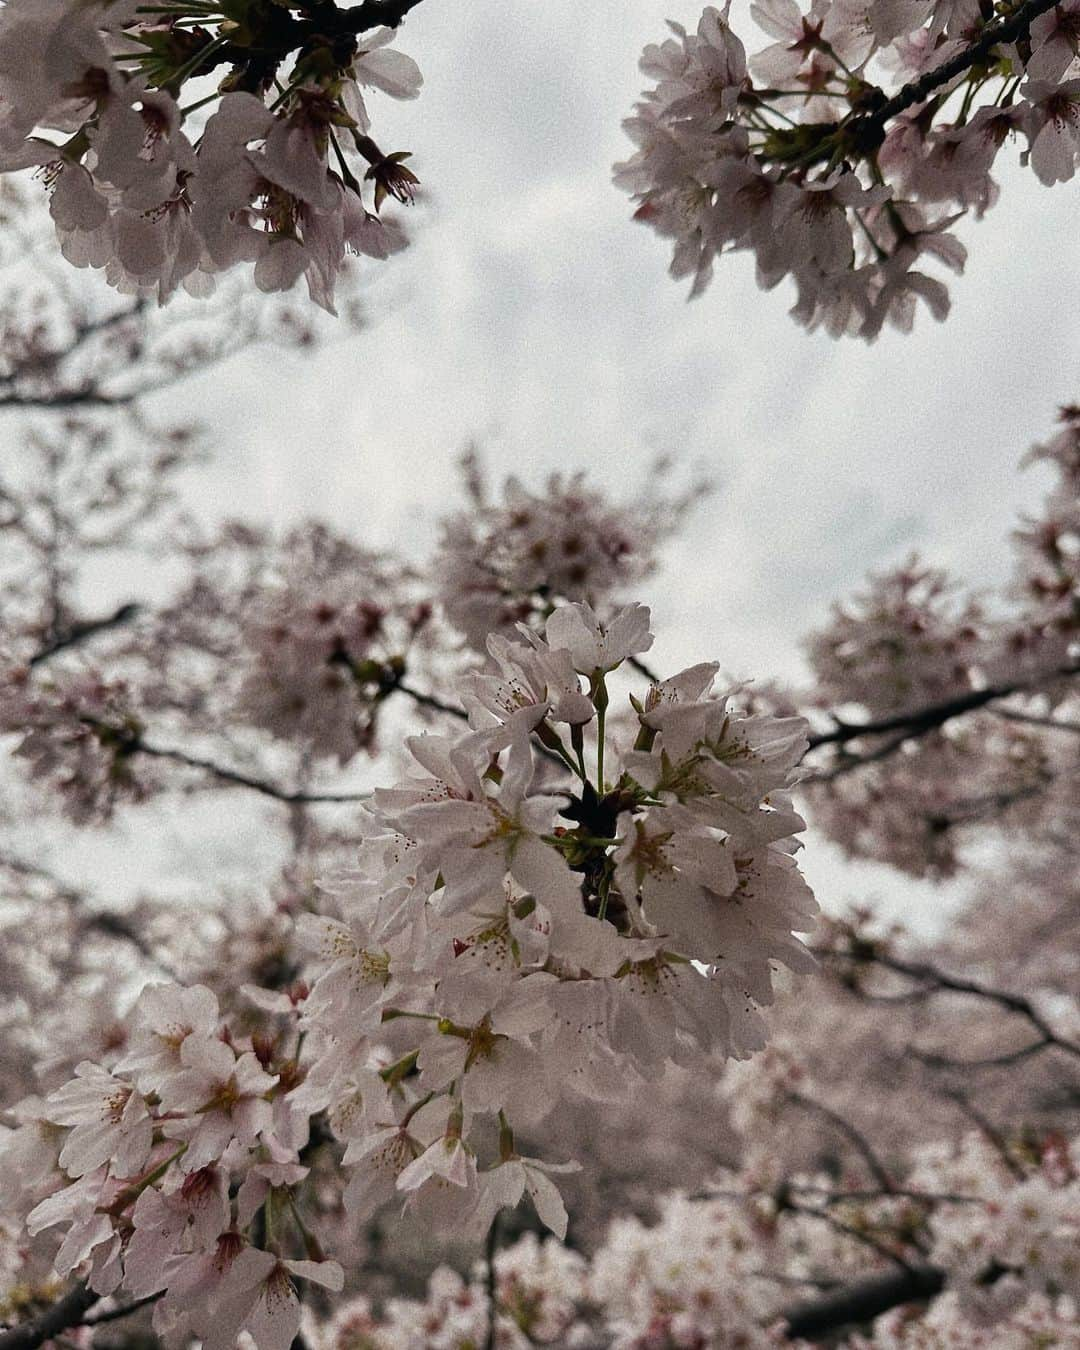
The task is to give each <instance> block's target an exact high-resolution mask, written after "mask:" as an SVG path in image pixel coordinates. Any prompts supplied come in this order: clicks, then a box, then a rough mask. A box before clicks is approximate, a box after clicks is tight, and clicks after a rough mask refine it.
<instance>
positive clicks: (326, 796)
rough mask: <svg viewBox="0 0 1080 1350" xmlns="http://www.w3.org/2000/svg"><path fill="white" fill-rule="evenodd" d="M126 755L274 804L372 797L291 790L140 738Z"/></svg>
mask: <svg viewBox="0 0 1080 1350" xmlns="http://www.w3.org/2000/svg"><path fill="white" fill-rule="evenodd" d="M125 753H127V754H130V755H149V756H150V757H151V758H153V759H167V760H171V761H172V762H173V763H174V764H183V765H184V766H185V767H187V768H189V769H201V770H202V771H203V772H204V773H208V774H210V775H211V776H212V777H214V778H216V779H217V780H218V781H219V782H222V783H228V784H230V785H231V786H233V787H243V788H250V789H251V791H252V792H258V793H260V794H261V795H262V796H264V797H272V798H273V799H274V800H275V801H279V802H287V803H289V804H290V805H293V804H295V803H297V802H302V803H311V804H317V803H319V802H362V801H366V800H367V799H368V798H369V797H370V796H371V794H370V793H369V792H306V791H289V789H287V788H282V787H278V786H277V784H276V783H268V782H267V781H266V780H265V779H263V778H255V777H253V776H252V775H251V774H247V773H242V772H241V771H240V770H239V769H230V768H228V767H227V766H226V765H224V764H216V763H215V762H214V761H213V760H210V759H204V758H203V757H202V756H201V755H192V754H189V753H188V752H187V751H186V750H175V749H171V748H169V747H168V746H163V745H151V744H150V743H148V742H147V741H144V740H143V739H142V738H141V737H135V738H134V739H133V740H132V741H131V742H130V743H129V744H128V745H126V746H125Z"/></svg>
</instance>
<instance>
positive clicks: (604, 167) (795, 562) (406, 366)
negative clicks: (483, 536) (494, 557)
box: [163, 0, 1080, 916]
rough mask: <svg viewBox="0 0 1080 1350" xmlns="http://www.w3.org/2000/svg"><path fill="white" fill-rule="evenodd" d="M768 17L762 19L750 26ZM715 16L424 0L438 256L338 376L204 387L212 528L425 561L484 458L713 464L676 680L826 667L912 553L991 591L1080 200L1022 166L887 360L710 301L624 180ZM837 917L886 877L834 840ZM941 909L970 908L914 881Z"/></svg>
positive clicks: (661, 1)
mask: <svg viewBox="0 0 1080 1350" xmlns="http://www.w3.org/2000/svg"><path fill="white" fill-rule="evenodd" d="M747 10H748V5H747V4H746V3H745V2H744V0H736V4H735V6H734V9H733V21H734V25H735V27H736V30H737V31H740V25H741V26H742V28H743V29H745V30H746V31H747V32H749V31H750V28H749V25H748V22H747ZM699 13H700V7H695V5H694V4H693V3H685V2H684V0H678V3H674V0H620V3H618V4H617V5H616V4H605V5H600V4H593V5H582V4H580V3H571V0H544V3H542V4H539V3H534V2H525V0H516V3H511V2H510V0H469V3H466V4H463V3H460V0H459V2H458V3H452V2H451V0H425V2H424V3H423V4H422V5H420V6H419V7H418V8H417V9H416V10H415V11H414V12H413V14H412V16H411V17H410V18H409V20H408V21H407V23H406V24H405V25H404V27H403V29H402V32H401V36H400V39H399V44H398V45H399V46H400V47H401V48H402V50H404V51H407V52H408V53H409V54H410V55H412V56H414V57H415V58H416V59H417V61H418V62H419V63H420V66H421V69H422V70H423V72H424V76H425V80H426V84H425V88H424V91H423V93H422V95H421V97H420V99H419V100H418V101H417V102H415V103H409V104H394V103H392V102H391V101H390V100H388V99H385V98H383V97H381V96H379V95H375V96H373V98H372V101H371V108H372V112H373V116H374V134H375V136H376V138H377V139H378V141H379V142H380V144H381V145H382V146H383V148H384V149H386V150H396V149H409V150H412V151H413V152H414V159H413V160H412V161H411V163H412V165H413V167H414V168H415V170H416V172H417V173H419V175H420V177H421V179H422V181H423V183H424V187H425V190H426V193H427V202H426V205H425V206H424V207H422V208H420V207H417V208H414V210H413V212H412V214H411V218H410V224H411V227H412V233H413V238H414V242H413V244H412V247H411V248H410V249H409V250H408V251H407V252H405V253H404V254H401V255H399V256H398V257H396V258H394V259H392V260H391V261H390V262H388V263H384V264H375V263H372V264H370V265H369V266H368V272H369V275H370V276H371V285H370V288H369V290H368V291H367V296H368V301H369V306H370V311H371V317H372V322H371V325H370V327H369V328H368V329H367V330H366V331H365V332H362V333H361V334H359V335H357V336H354V337H349V338H347V339H345V340H343V341H340V342H338V343H335V344H334V345H331V346H329V347H328V348H327V349H325V350H324V351H323V352H321V353H320V354H319V355H318V356H317V357H316V358H315V359H313V360H312V359H308V358H305V357H302V356H294V355H290V354H281V353H276V352H275V353H270V354H268V353H267V352H266V351H257V352H253V353H251V354H249V355H247V356H245V357H243V358H241V359H239V360H237V361H235V362H233V363H232V364H231V365H230V366H229V367H228V368H227V369H226V370H225V371H218V372H215V373H214V374H213V375H211V376H209V377H206V378H203V379H200V380H198V381H195V382H191V383H189V384H186V385H185V386H183V389H182V392H180V393H179V394H175V393H174V394H170V395H169V396H168V399H167V401H166V404H164V405H163V406H168V407H169V408H170V409H171V410H172V409H175V408H176V407H177V404H180V403H182V404H183V406H184V407H187V408H194V409H195V410H196V411H197V413H198V415H199V416H200V417H202V418H203V419H204V420H206V421H207V422H209V423H210V424H211V425H212V426H214V427H215V428H216V429H217V433H218V435H217V439H218V442H219V448H218V453H217V456H216V460H215V463H214V464H213V466H212V467H211V468H210V469H208V470H207V471H206V472H205V473H203V474H202V475H201V476H200V478H199V480H198V482H197V483H195V484H194V485H193V490H192V503H193V505H195V506H196V507H197V509H198V510H199V511H200V512H203V513H209V512H211V511H213V512H222V513H223V512H228V513H230V514H252V515H255V516H264V517H272V518H274V519H276V520H278V521H282V522H284V521H289V520H293V519H295V518H297V517H299V516H303V515H308V514H317V515H321V516H324V517H328V518H330V519H331V520H333V521H335V522H336V523H338V524H340V525H341V526H344V527H346V528H348V529H349V530H351V531H354V532H356V533H358V534H359V535H361V536H362V537H364V538H365V539H368V540H370V541H371V542H372V543H373V544H376V545H378V544H394V545H398V546H401V547H403V548H405V549H407V550H409V551H413V550H415V551H416V553H417V555H422V554H423V553H424V552H425V551H426V550H427V549H428V547H429V546H430V544H431V542H432V539H433V536H434V521H435V520H436V518H437V516H438V515H439V514H440V513H441V512H442V511H443V510H444V509H445V506H446V504H447V501H448V499H449V498H451V497H452V496H453V493H454V486H455V472H454V460H455V457H456V455H457V453H458V452H459V451H460V449H461V447H462V445H463V444H464V443H465V442H466V441H468V440H469V439H471V438H474V437H475V438H479V439H480V440H481V441H482V443H483V444H484V446H485V449H486V451H487V454H488V459H489V462H490V464H491V466H492V468H493V469H495V470H496V471H497V473H498V474H499V475H500V476H501V475H502V474H503V473H505V472H508V471H511V470H512V471H514V472H517V473H519V474H520V475H522V476H523V477H524V478H526V479H527V480H530V481H532V482H539V480H540V479H541V477H542V476H543V475H544V474H546V473H547V472H548V471H550V470H551V469H554V468H560V469H565V470H574V469H577V468H579V467H585V468H587V469H589V471H590V473H591V474H592V476H593V477H594V478H595V479H596V480H597V481H598V482H604V483H608V484H610V485H612V486H613V487H615V488H616V489H619V488H623V487H624V485H625V487H626V489H627V490H630V489H631V488H632V486H633V484H634V483H636V482H637V481H638V479H639V477H640V475H641V474H642V473H643V471H644V468H645V466H646V465H647V464H648V462H649V461H650V460H651V459H652V458H653V456H654V455H655V454H656V453H657V452H658V451H672V452H674V453H675V454H676V455H677V456H678V457H679V458H680V459H681V460H683V461H684V462H685V464H686V465H687V466H689V465H693V464H704V465H706V466H707V468H708V469H709V471H710V472H711V473H712V474H713V475H714V477H715V478H716V480H717V482H718V485H719V490H718V491H717V492H716V493H715V495H714V496H713V497H712V498H711V499H710V500H708V501H707V502H706V503H705V504H704V506H703V507H702V509H701V510H700V511H699V512H698V513H697V514H696V515H695V516H694V517H693V518H692V519H691V521H690V523H689V526H688V528H687V529H686V531H685V533H684V535H683V537H682V539H681V541H680V542H679V543H678V544H677V545H676V546H674V547H673V548H671V549H670V551H669V553H668V555H667V556H668V559H669V566H668V567H667V568H666V570H665V572H664V573H663V575H662V576H661V577H660V578H658V580H657V581H656V582H655V583H654V584H653V585H652V586H651V587H650V588H649V593H648V594H647V595H645V596H643V597H642V598H643V599H646V600H648V601H650V602H651V603H652V604H653V606H654V611H655V622H656V626H657V631H658V634H659V641H658V646H657V649H656V650H657V653H658V656H657V662H658V664H660V665H662V666H664V667H666V668H674V667H675V666H676V665H677V664H685V663H687V662H689V661H691V660H701V659H706V658H714V657H715V658H717V659H719V660H720V661H721V662H722V663H723V664H724V665H725V667H727V668H728V669H729V670H731V671H732V672H733V673H735V674H738V675H741V676H749V675H760V676H770V675H774V674H775V675H781V676H789V677H790V676H797V675H798V673H799V669H800V666H799V654H798V653H799V647H798V643H799V638H800V637H801V635H803V634H804V633H805V632H806V631H807V630H808V629H809V628H810V627H811V626H812V625H813V624H814V623H815V622H818V621H820V620H821V618H822V617H823V616H824V615H825V613H826V611H827V608H828V604H829V602H830V601H831V600H832V599H833V598H836V597H838V596H842V595H844V594H846V593H849V592H850V591H851V590H852V589H854V588H856V587H857V586H858V585H859V584H860V582H861V580H862V578H863V576H864V574H865V573H866V571H867V569H868V568H874V567H880V566H883V565H885V564H887V563H889V562H890V561H894V560H896V559H897V558H898V557H900V556H902V555H903V554H904V553H905V552H907V551H908V550H910V549H912V548H916V547H917V548H918V549H920V550H921V551H922V552H923V553H924V554H925V555H926V556H927V557H928V558H930V559H932V560H934V561H937V562H940V563H943V564H946V565H949V566H951V567H953V568H955V569H956V570H957V571H958V572H959V573H960V574H961V575H963V576H965V577H967V578H969V579H971V580H972V581H974V582H976V583H981V582H992V581H995V580H998V579H1000V578H1001V576H1002V575H1003V574H1004V572H1005V570H1006V569H1007V566H1008V555H1007V551H1006V549H1005V548H1004V543H1003V541H1004V539H1005V536H1006V534H1007V532H1008V530H1009V529H1010V528H1011V526H1012V524H1013V523H1014V520H1015V517H1016V514H1017V511H1018V510H1019V509H1022V508H1023V506H1024V505H1025V504H1028V505H1030V504H1033V503H1034V502H1035V501H1036V500H1037V499H1038V497H1039V495H1040V493H1041V491H1042V489H1043V487H1044V486H1045V480H1044V479H1041V478H1040V477H1039V475H1038V473H1037V472H1035V471H1031V472H1029V473H1027V474H1026V475H1024V476H1022V477H1021V476H1020V475H1018V474H1017V472H1016V464H1017V460H1018V459H1019V457H1020V455H1021V453H1022V452H1023V451H1024V449H1025V448H1026V447H1027V446H1028V445H1029V444H1030V443H1031V442H1032V441H1033V440H1035V439H1037V438H1041V437H1043V436H1045V435H1046V434H1047V432H1048V431H1049V429H1050V425H1051V421H1052V418H1053V414H1054V410H1055V407H1056V405H1057V404H1058V403H1059V402H1062V401H1065V400H1069V399H1073V398H1076V397H1080V388H1078V386H1077V382H1076V373H1077V356H1078V353H1080V341H1078V328H1077V314H1078V310H1080V304H1078V302H1080V268H1078V267H1077V261H1078V259H1077V244H1076V229H1075V220H1074V217H1075V211H1076V188H1075V184H1067V185H1065V186H1064V187H1059V188H1056V189H1053V190H1049V189H1046V188H1043V187H1041V186H1040V185H1039V184H1038V183H1037V181H1036V180H1035V178H1034V176H1033V175H1032V174H1030V173H1029V172H1027V171H1021V170H1020V169H1019V168H1018V167H1017V159H1018V156H1019V147H1018V146H1013V147H1009V148H1007V149H1006V150H1005V152H1003V154H1002V156H1001V159H1000V161H999V164H1000V167H1001V172H1000V174H999V177H1000V179H1001V182H1002V199H1001V202H1000V203H999V205H998V206H997V207H996V208H995V209H994V210H993V211H992V212H990V214H989V215H988V216H987V218H986V219H985V220H984V221H983V222H981V223H976V222H968V223H963V224H961V226H960V227H959V231H958V232H959V233H960V235H961V237H962V238H963V239H964V241H965V242H966V243H967V244H968V246H969V249H970V258H969V264H968V270H967V274H966V275H965V276H964V277H961V278H958V279H955V281H953V282H952V283H951V286H952V292H953V300H954V309H953V313H952V315H951V316H950V318H949V319H948V320H947V321H946V323H945V324H944V325H937V324H935V323H933V322H932V320H930V318H929V316H928V315H925V314H920V317H919V321H918V323H917V327H916V332H915V333H914V335H913V336H911V337H903V336H900V335H893V334H886V335H885V336H884V337H883V338H882V339H881V340H880V341H879V342H878V343H877V344H876V345H875V346H872V347H866V346H864V345H862V344H859V343H856V342H854V341H851V340H848V341H845V342H842V343H836V342H833V341H832V340H830V339H829V338H828V337H826V336H825V335H823V334H814V335H807V334H806V333H805V332H803V331H802V330H801V329H799V328H797V327H796V326H795V324H794V323H793V321H792V320H791V319H789V318H788V317H787V309H788V307H789V305H790V304H791V301H792V297H791V295H790V293H789V292H788V291H787V289H786V287H782V288H781V289H780V290H779V291H777V292H773V293H763V292H760V291H758V289H757V288H756V286H755V283H754V279H753V274H752V268H751V266H750V263H749V259H748V258H747V257H745V256H740V257H738V258H736V259H727V260H721V262H720V263H718V265H717V274H716V280H715V281H714V283H713V286H712V288H711V289H710V290H709V292H708V293H707V294H706V295H705V296H704V297H703V298H702V299H700V300H698V301H696V302H694V303H693V304H687V302H686V300H685V287H684V286H682V285H677V284H675V283H673V282H672V281H671V280H670V279H669V277H668V276H667V271H666V269H667V262H668V250H667V245H666V244H665V243H664V242H663V241H661V240H659V239H657V238H656V237H655V236H654V235H653V234H652V233H651V232H649V231H648V230H646V229H645V228H644V227H642V226H639V225H635V224H634V223H633V222H632V221H631V220H630V214H631V207H630V203H629V201H628V199H627V198H626V197H625V196H624V195H623V194H621V193H620V192H618V191H617V190H616V189H615V188H613V187H612V186H611V184H610V166H611V163H612V161H614V160H615V159H617V158H622V157H624V156H625V155H627V154H628V153H629V148H630V147H629V142H628V141H627V140H626V138H625V136H624V135H623V133H622V131H621V129H620V120H621V118H622V117H624V116H625V115H626V114H628V113H629V111H630V108H631V105H632V103H633V101H634V98H635V96H636V94H637V93H638V91H639V90H640V88H641V84H642V77H641V76H640V74H639V72H638V71H637V67H636V63H637V58H638V56H639V54H640V51H641V48H642V47H643V46H644V44H645V43H647V42H651V41H657V40H660V39H661V38H662V37H663V35H664V32H665V29H664V20H665V18H667V17H671V18H677V19H679V20H681V21H683V22H685V23H687V24H688V25H690V24H693V23H695V22H696V19H697V17H698V14H699ZM806 861H807V864H808V870H809V871H810V873H811V874H812V876H813V878H814V880H815V882H816V884H817V886H818V889H819V892H821V893H822V896H821V898H822V899H823V901H825V902H826V903H829V902H832V903H834V904H835V902H837V901H839V900H843V899H845V898H847V897H848V896H851V895H857V894H861V893H863V892H864V888H865V887H866V886H874V887H878V888H880V887H881V886H884V885H885V883H884V882H883V881H882V879H881V876H880V875H879V873H878V871H877V870H876V869H871V870H870V871H869V872H868V871H867V869H856V870H854V871H852V870H848V869H845V868H844V867H842V866H840V865H839V864H837V862H836V860H835V859H834V858H833V857H832V856H831V855H829V854H828V851H827V850H823V849H821V850H819V849H818V848H817V847H816V846H815V849H814V850H808V854H807V855H806ZM887 891H888V894H889V896H890V904H891V905H892V906H895V907H901V906H904V907H906V906H907V905H909V904H912V905H916V906H917V909H914V910H912V911H911V912H912V913H918V914H919V915H923V916H925V915H926V914H928V913H929V912H930V911H931V909H932V908H933V907H935V906H936V905H937V904H938V902H939V899H940V897H936V896H935V895H934V894H933V893H932V892H931V891H929V890H928V889H927V888H914V887H911V886H910V883H907V882H902V883H896V882H890V883H888V885H887Z"/></svg>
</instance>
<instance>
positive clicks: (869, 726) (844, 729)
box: [807, 6, 1080, 753]
mask: <svg viewBox="0 0 1080 1350" xmlns="http://www.w3.org/2000/svg"><path fill="white" fill-rule="evenodd" d="M1048 8H1049V6H1048ZM1073 675H1080V664H1070V665H1067V666H1061V667H1059V668H1058V669H1057V670H1050V671H1047V672H1046V674H1045V675H1041V676H1039V677H1038V678H1036V679H1033V680H1018V681H1016V682H1014V683H1012V684H991V685H987V687H986V688H985V689H973V690H972V691H971V692H970V693H968V694H960V695H959V696H958V697H956V698H950V699H945V700H944V701H943V702H941V703H931V704H928V705H927V706H926V707H925V708H917V709H916V710H915V711H914V712H910V713H898V714H897V715H896V716H895V717H882V718H878V719H876V720H875V721H872V722H845V721H844V720H843V719H842V718H839V717H835V716H834V717H833V721H834V722H835V724H836V725H835V726H834V727H833V729H832V731H822V732H818V733H816V734H815V735H813V736H811V737H810V738H809V745H808V746H807V753H809V751H811V750H816V749H817V748H818V746H821V745H846V744H847V743H848V741H854V740H858V739H859V737H861V736H882V735H887V734H888V733H889V732H890V731H898V732H902V733H903V736H902V738H901V740H908V739H910V738H912V737H915V736H923V735H925V734H926V733H927V732H928V731H934V730H936V729H937V728H938V727H941V726H944V725H945V723H946V722H951V721H952V719H953V718H954V717H962V716H963V715H964V714H965V713H969V712H975V711H976V710H977V709H979V708H984V707H985V706H986V705H987V704H988V703H993V702H995V701H996V700H997V699H1001V698H1008V697H1009V696H1010V695H1012V694H1024V693H1030V692H1031V690H1032V689H1034V688H1037V687H1038V686H1039V685H1042V684H1045V683H1046V682H1047V681H1048V680H1052V679H1055V678H1062V677H1064V678H1066V679H1068V678H1069V677H1071V676H1073Z"/></svg>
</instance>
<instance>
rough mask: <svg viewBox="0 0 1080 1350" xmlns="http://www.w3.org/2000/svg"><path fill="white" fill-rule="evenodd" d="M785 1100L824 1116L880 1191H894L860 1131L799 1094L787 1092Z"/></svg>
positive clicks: (817, 1103) (811, 1099) (835, 1114)
mask: <svg viewBox="0 0 1080 1350" xmlns="http://www.w3.org/2000/svg"><path fill="white" fill-rule="evenodd" d="M787 1099H788V1101H790V1102H794V1103H795V1104H796V1105H797V1106H802V1107H805V1108H806V1109H807V1110H808V1111H816V1112H817V1113H818V1114H819V1115H822V1116H824V1117H825V1119H826V1120H828V1121H829V1122H830V1123H831V1124H832V1125H834V1126H835V1127H836V1128H837V1129H838V1130H839V1131H840V1132H841V1134H843V1135H844V1136H845V1137H846V1138H847V1139H848V1140H849V1141H850V1143H851V1144H852V1146H853V1147H854V1148H855V1151H856V1152H857V1153H858V1155H859V1157H860V1158H862V1160H863V1162H864V1163H866V1166H867V1168H868V1169H869V1172H870V1175H871V1176H872V1177H873V1178H874V1180H875V1181H876V1182H877V1184H878V1185H879V1186H880V1187H881V1189H882V1190H883V1191H887V1192H889V1193H891V1192H892V1191H893V1190H894V1189H895V1186H896V1183H895V1182H894V1181H893V1179H892V1177H891V1176H890V1175H889V1173H888V1169H887V1168H886V1167H885V1164H884V1163H883V1162H882V1161H881V1159H880V1158H879V1157H878V1156H877V1154H876V1153H875V1152H874V1150H873V1148H872V1147H871V1144H870V1141H869V1140H868V1139H867V1138H866V1136H865V1135H864V1134H863V1133H862V1132H861V1131H860V1130H857V1129H856V1128H855V1126H854V1125H852V1124H851V1122H850V1121H849V1120H845V1119H844V1117H843V1116H841V1115H838V1114H837V1112H835V1111H834V1110H832V1108H831V1107H828V1106H826V1105H825V1104H824V1103H823V1102H818V1101H814V1099H813V1098H812V1097H804V1096H803V1095H802V1093H801V1092H789V1093H788V1094H787Z"/></svg>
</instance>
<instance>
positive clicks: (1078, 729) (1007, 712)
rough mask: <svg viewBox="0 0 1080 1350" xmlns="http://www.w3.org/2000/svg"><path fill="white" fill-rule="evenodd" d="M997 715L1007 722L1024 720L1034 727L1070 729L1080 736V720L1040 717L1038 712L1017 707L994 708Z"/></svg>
mask: <svg viewBox="0 0 1080 1350" xmlns="http://www.w3.org/2000/svg"><path fill="white" fill-rule="evenodd" d="M992 711H993V714H994V716H995V717H1001V718H1004V720H1005V721H1006V722H1024V723H1026V724H1027V725H1028V726H1032V727H1046V729H1047V730H1048V731H1068V732H1071V733H1072V734H1073V735H1074V736H1080V722H1064V721H1062V720H1061V719H1060V718H1057V717H1040V716H1039V715H1038V714H1037V713H1026V712H1019V711H1018V710H1017V709H1015V708H994V709H993V710H992Z"/></svg>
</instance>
